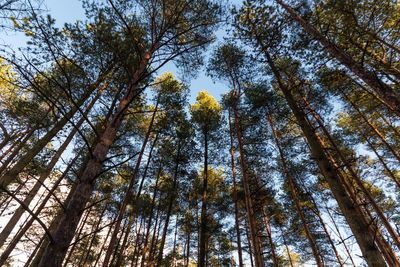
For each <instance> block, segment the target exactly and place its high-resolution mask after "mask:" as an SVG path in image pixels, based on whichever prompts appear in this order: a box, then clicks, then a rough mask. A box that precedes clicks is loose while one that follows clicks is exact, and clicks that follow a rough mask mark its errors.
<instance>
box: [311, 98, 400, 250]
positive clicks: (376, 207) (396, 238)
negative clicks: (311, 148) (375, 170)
mask: <svg viewBox="0 0 400 267" xmlns="http://www.w3.org/2000/svg"><path fill="white" fill-rule="evenodd" d="M306 104H307V107H308V109H309V110H310V111H311V114H312V115H313V117H314V118H315V120H316V121H317V123H318V125H319V127H320V128H321V129H322V130H323V132H324V134H325V135H326V137H327V138H328V140H329V141H330V143H331V145H332V147H333V149H334V150H335V151H336V152H337V155H338V156H339V158H340V159H341V161H342V162H343V164H344V165H345V166H346V168H347V170H348V171H349V172H350V175H351V176H352V178H353V180H354V181H355V182H356V184H357V185H358V187H359V188H360V189H361V191H362V192H363V193H364V196H365V197H366V198H367V200H368V203H369V204H371V205H372V207H373V209H374V210H375V212H376V213H377V215H378V217H379V218H380V219H381V221H382V223H383V225H384V226H385V228H386V230H387V231H388V233H389V234H390V236H391V237H392V239H393V241H394V243H395V244H396V245H397V247H398V248H400V239H399V236H398V235H397V233H396V231H395V230H394V229H393V228H392V225H391V224H390V222H389V221H388V220H387V218H386V216H385V214H384V213H383V211H382V209H381V208H380V207H379V205H378V204H377V203H376V201H375V199H374V198H373V196H372V195H371V193H370V192H369V191H368V189H367V188H366V187H365V185H364V183H363V182H362V180H361V179H360V177H359V176H358V175H357V174H356V172H355V171H354V170H353V168H352V167H351V166H350V165H349V164H348V161H347V159H346V157H345V156H344V155H343V153H342V152H341V151H340V149H339V147H338V146H337V145H336V143H335V141H334V140H333V138H332V136H331V135H330V133H329V131H328V130H327V129H326V127H325V125H324V124H323V122H322V120H321V117H320V116H319V114H318V113H317V112H316V111H315V110H314V109H313V108H312V107H311V105H310V103H308V102H307V100H306ZM317 138H319V137H318V136H317ZM320 143H322V141H320Z"/></svg>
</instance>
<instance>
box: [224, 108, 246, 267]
mask: <svg viewBox="0 0 400 267" xmlns="http://www.w3.org/2000/svg"><path fill="white" fill-rule="evenodd" d="M229 111H230V109H229ZM228 121H229V137H230V142H231V143H230V144H231V149H230V154H231V171H232V180H233V203H234V206H235V230H236V240H237V241H236V242H237V251H238V259H239V267H242V266H243V255H242V242H241V240H240V238H241V237H240V225H239V208H238V203H237V202H238V201H237V188H236V187H237V186H236V167H235V148H234V144H233V127H232V122H231V114H230V112H229V116H228Z"/></svg>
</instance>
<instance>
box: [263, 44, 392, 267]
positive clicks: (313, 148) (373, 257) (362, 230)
mask: <svg viewBox="0 0 400 267" xmlns="http://www.w3.org/2000/svg"><path fill="white" fill-rule="evenodd" d="M264 53H265V56H266V58H267V61H268V64H269V65H270V67H271V69H272V71H273V73H274V75H275V78H276V80H277V82H278V85H279V88H280V89H281V90H282V92H283V94H284V96H285V99H286V101H287V104H288V105H289V107H290V109H291V110H292V112H293V114H294V116H295V118H296V121H297V123H298V124H299V126H300V128H301V130H302V131H303V133H304V136H305V138H306V140H307V142H308V144H309V146H310V152H311V155H312V157H313V159H314V160H315V161H316V163H317V165H318V167H319V169H320V171H321V173H322V174H323V176H324V177H325V179H326V181H327V182H328V184H329V187H330V189H331V191H332V193H333V196H334V197H335V199H336V201H337V203H338V205H339V207H340V209H341V211H342V213H343V215H344V216H345V218H346V220H347V223H348V224H349V226H350V229H351V230H352V232H353V234H354V236H355V238H356V240H357V242H358V244H359V247H360V249H361V252H362V254H363V256H364V258H365V260H366V261H367V263H368V265H369V266H371V267H375V266H376V267H383V266H385V265H386V264H385V260H384V259H383V257H382V255H381V253H380V252H379V249H378V248H377V246H376V244H375V240H374V237H373V236H371V235H370V233H369V231H367V229H369V225H368V224H367V223H366V222H365V220H363V219H362V218H363V214H362V213H361V212H360V211H359V209H358V208H357V207H356V206H355V203H353V202H352V200H351V199H350V197H349V196H348V194H347V193H346V189H345V187H344V186H343V184H342V183H341V181H340V177H339V176H338V174H337V173H336V171H335V168H334V167H333V166H332V164H331V162H330V161H329V159H328V158H327V156H326V154H325V152H324V149H323V147H322V146H321V144H320V143H319V142H318V138H317V136H316V134H315V132H314V130H313V129H312V127H311V126H310V125H309V124H308V122H307V119H306V118H307V117H306V114H305V113H304V111H303V110H301V109H300V108H299V107H298V105H297V103H296V100H295V99H294V98H293V95H292V93H291V92H290V89H289V88H287V86H286V85H285V84H284V82H283V79H282V77H281V75H280V73H279V71H278V69H277V68H276V66H275V63H274V62H273V60H272V58H271V57H270V55H269V53H268V51H266V50H264Z"/></svg>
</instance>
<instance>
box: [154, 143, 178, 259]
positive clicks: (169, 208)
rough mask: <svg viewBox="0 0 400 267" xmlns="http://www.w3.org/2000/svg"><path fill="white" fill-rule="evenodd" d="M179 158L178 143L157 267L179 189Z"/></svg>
mask: <svg viewBox="0 0 400 267" xmlns="http://www.w3.org/2000/svg"><path fill="white" fill-rule="evenodd" d="M180 157H181V142H180V141H178V151H177V155H176V161H175V170H174V180H173V185H172V188H173V189H174V191H173V192H171V196H170V198H169V204H168V210H167V217H166V218H165V224H164V229H163V235H162V238H161V243H160V250H159V252H158V257H157V266H161V261H162V259H163V253H164V245H165V240H166V237H167V231H168V226H169V219H170V217H171V213H172V208H173V204H174V202H175V200H176V197H177V191H178V188H179V186H178V172H179V161H180Z"/></svg>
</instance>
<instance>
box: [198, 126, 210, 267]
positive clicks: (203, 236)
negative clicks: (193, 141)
mask: <svg viewBox="0 0 400 267" xmlns="http://www.w3.org/2000/svg"><path fill="white" fill-rule="evenodd" d="M203 136H204V177H203V188H202V192H201V215H200V243H199V245H200V248H199V259H198V262H199V267H206V265H207V262H206V255H207V241H208V235H209V233H208V231H207V201H208V199H207V187H208V132H207V130H204V131H203Z"/></svg>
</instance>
